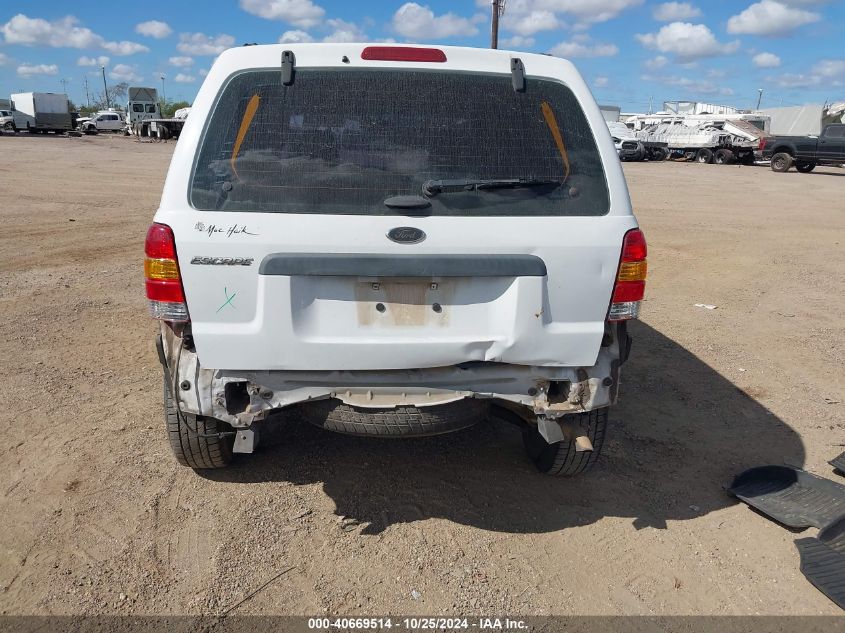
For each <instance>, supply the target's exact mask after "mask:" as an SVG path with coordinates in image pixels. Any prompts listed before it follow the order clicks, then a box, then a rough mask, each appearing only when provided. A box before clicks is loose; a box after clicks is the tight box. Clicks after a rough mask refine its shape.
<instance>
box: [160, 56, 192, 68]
mask: <svg viewBox="0 0 845 633" xmlns="http://www.w3.org/2000/svg"><path fill="white" fill-rule="evenodd" d="M167 61H168V63H169V64H170V65H171V66H178V67H179V68H188V67H189V66H193V65H194V58H193V57H188V56H181V55H177V56H175V57H171V58H170V59H168V60H167Z"/></svg>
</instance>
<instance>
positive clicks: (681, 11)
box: [652, 2, 701, 22]
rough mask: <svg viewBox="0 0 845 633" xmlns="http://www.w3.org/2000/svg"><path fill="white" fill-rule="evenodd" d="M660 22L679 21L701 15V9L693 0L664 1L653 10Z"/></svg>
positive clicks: (655, 17)
mask: <svg viewBox="0 0 845 633" xmlns="http://www.w3.org/2000/svg"><path fill="white" fill-rule="evenodd" d="M652 15H653V16H654V19H655V20H657V21H658V22H678V21H679V20H689V19H690V18H697V17H699V16H701V9H699V8H698V7H697V6H695V5H693V4H692V3H691V2H664V3H663V4H660V5H658V6H656V7H654V10H653V11H652Z"/></svg>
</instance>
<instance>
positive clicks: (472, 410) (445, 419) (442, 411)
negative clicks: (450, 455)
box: [300, 398, 489, 437]
mask: <svg viewBox="0 0 845 633" xmlns="http://www.w3.org/2000/svg"><path fill="white" fill-rule="evenodd" d="M300 411H301V412H302V416H303V417H304V418H305V420H306V421H308V422H310V423H311V424H313V425H314V426H319V427H321V428H324V429H327V430H329V431H335V432H337V433H345V434H347V435H367V436H379V437H426V436H429V435H440V434H442V433H451V432H453V431H460V430H461V429H465V428H467V427H470V426H473V425H475V424H477V423H479V422H481V421H482V420H485V419H487V417H488V415H489V403H488V402H487V401H485V400H476V399H474V398H464V399H463V400H458V401H456V402H450V403H448V404H438V405H434V406H430V407H395V408H391V409H386V408H385V409H365V408H359V407H353V406H350V405H348V404H344V403H343V402H341V401H340V400H337V399H334V398H329V399H325V400H315V401H313V402H309V403H307V404H303V405H302V406H301V407H300Z"/></svg>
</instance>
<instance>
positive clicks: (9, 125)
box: [3, 121, 15, 132]
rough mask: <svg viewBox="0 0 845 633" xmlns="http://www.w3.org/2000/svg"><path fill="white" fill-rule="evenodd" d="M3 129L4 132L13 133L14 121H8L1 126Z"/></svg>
mask: <svg viewBox="0 0 845 633" xmlns="http://www.w3.org/2000/svg"><path fill="white" fill-rule="evenodd" d="M3 129H4V130H5V131H6V132H14V131H15V123H14V121H8V122H7V123H4V124H3Z"/></svg>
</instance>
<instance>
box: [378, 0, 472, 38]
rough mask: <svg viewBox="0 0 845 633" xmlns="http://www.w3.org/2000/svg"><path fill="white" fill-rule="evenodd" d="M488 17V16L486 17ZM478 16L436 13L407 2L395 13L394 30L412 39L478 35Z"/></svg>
mask: <svg viewBox="0 0 845 633" xmlns="http://www.w3.org/2000/svg"><path fill="white" fill-rule="evenodd" d="M484 19H486V18H484ZM479 21H480V20H479V19H476V18H463V17H461V16H458V15H455V14H454V13H445V14H443V15H434V12H433V11H432V10H431V9H429V8H428V7H427V6H425V7H424V6H421V5H419V4H417V3H416V2H406V3H405V4H403V5H402V6H401V7H399V9H397V11H396V13H394V14H393V21H392V24H393V30H394V31H396V32H397V33H399V34H400V35H403V36H404V37H407V38H408V39H411V40H426V39H435V40H436V39H444V38H447V37H454V36H456V35H476V34H477V33H478V27H477V26H476V24H477V23H478V22H479Z"/></svg>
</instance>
